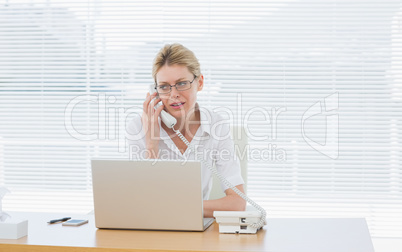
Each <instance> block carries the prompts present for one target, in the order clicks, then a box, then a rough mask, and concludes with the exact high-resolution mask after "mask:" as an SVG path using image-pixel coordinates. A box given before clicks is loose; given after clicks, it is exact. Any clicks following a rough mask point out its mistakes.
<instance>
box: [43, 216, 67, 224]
mask: <svg viewBox="0 0 402 252" xmlns="http://www.w3.org/2000/svg"><path fill="white" fill-rule="evenodd" d="M69 219H71V217H64V218H61V219H56V220H50V221H49V222H48V223H49V224H53V223H56V222H63V221H68V220H69Z"/></svg>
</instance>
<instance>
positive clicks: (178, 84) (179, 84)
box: [176, 81, 187, 86]
mask: <svg viewBox="0 0 402 252" xmlns="http://www.w3.org/2000/svg"><path fill="white" fill-rule="evenodd" d="M186 84H187V82H185V81H184V82H179V83H177V84H176V85H177V86H185V85H186Z"/></svg>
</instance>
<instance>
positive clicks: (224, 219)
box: [214, 211, 261, 234]
mask: <svg viewBox="0 0 402 252" xmlns="http://www.w3.org/2000/svg"><path fill="white" fill-rule="evenodd" d="M214 217H215V218H216V222H217V223H218V224H219V233H227V234H256V233H257V231H258V230H260V229H261V228H254V227H251V226H250V224H252V223H257V222H258V221H259V220H260V218H261V213H260V212H258V211H214Z"/></svg>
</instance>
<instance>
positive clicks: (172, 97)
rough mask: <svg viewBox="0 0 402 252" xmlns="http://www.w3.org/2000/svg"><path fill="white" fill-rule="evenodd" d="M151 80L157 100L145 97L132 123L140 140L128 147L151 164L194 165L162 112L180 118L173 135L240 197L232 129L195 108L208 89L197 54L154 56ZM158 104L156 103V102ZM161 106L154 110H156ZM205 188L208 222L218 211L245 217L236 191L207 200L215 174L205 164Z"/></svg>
mask: <svg viewBox="0 0 402 252" xmlns="http://www.w3.org/2000/svg"><path fill="white" fill-rule="evenodd" d="M152 76H153V78H154V81H155V90H156V92H154V93H153V94H149V93H148V94H147V97H146V99H145V101H144V103H143V114H142V117H141V119H139V118H137V119H134V120H133V121H132V122H131V124H130V125H129V129H128V130H129V132H131V133H132V132H139V131H141V132H142V136H143V137H142V138H141V139H137V140H131V141H129V144H130V145H131V146H132V145H136V147H137V149H141V150H145V152H144V154H143V155H142V156H143V157H144V158H147V159H148V158H149V159H158V158H159V159H179V160H183V159H184V160H195V159H196V158H195V153H192V152H191V151H190V150H189V149H188V147H187V145H186V144H185V143H184V142H183V141H182V140H181V139H180V138H179V137H178V136H177V135H176V134H175V132H174V131H173V130H172V129H171V128H168V127H167V126H166V125H165V124H164V123H160V120H158V117H159V115H160V113H161V111H162V110H165V111H167V112H168V113H169V114H170V115H172V116H173V117H175V118H176V120H177V123H176V125H175V126H174V128H175V130H179V131H180V132H181V133H182V134H183V136H184V137H185V138H186V139H187V140H188V141H189V142H190V143H191V144H192V145H193V144H194V146H196V150H197V152H198V153H201V152H202V154H204V155H203V156H204V159H205V160H206V161H207V162H208V163H209V164H210V165H212V164H213V163H215V165H216V168H217V170H218V171H219V172H220V173H221V174H222V175H223V176H224V177H225V178H226V179H227V180H228V181H229V182H231V183H232V184H233V185H234V186H236V187H237V188H238V189H239V190H240V191H241V192H243V193H244V189H243V184H244V181H243V179H242V177H241V173H240V164H239V160H238V159H237V158H236V156H235V151H234V144H233V141H232V140H231V139H230V138H229V137H224V135H226V136H227V135H228V132H229V125H227V124H224V123H222V122H223V119H222V118H221V117H220V116H219V115H217V114H215V113H213V112H211V111H209V110H207V109H204V108H200V107H199V105H198V103H197V93H198V92H199V91H201V90H202V88H203V86H204V76H203V75H202V74H201V70H200V64H199V62H198V60H197V58H196V57H195V55H194V53H193V52H192V51H190V50H189V49H187V48H185V47H184V46H182V45H180V44H172V45H165V46H164V47H163V48H162V49H161V50H160V51H159V53H158V54H157V55H156V57H155V60H154V64H153V68H152ZM154 98H156V99H154ZM158 102H162V105H161V106H160V107H158V108H156V109H155V105H156V104H157V103H158ZM201 169H202V187H203V195H204V216H205V217H212V216H213V212H214V211H231V210H232V211H244V210H245V205H246V202H245V201H244V200H243V199H242V198H240V197H239V196H238V195H237V194H236V193H235V192H234V191H233V190H232V189H228V188H227V187H226V186H224V185H222V189H223V190H224V192H225V194H226V196H225V197H223V198H221V199H217V200H208V197H209V193H210V191H211V188H212V173H211V171H209V169H208V168H207V167H206V166H205V165H204V164H202V167H201Z"/></svg>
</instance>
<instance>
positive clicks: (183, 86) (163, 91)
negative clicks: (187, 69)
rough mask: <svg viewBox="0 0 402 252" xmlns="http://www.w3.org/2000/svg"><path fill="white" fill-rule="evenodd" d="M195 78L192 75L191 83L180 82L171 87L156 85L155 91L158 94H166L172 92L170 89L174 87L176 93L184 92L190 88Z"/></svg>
mask: <svg viewBox="0 0 402 252" xmlns="http://www.w3.org/2000/svg"><path fill="white" fill-rule="evenodd" d="M196 78H197V76H195V75H194V79H193V80H192V81H180V82H177V83H176V84H175V85H173V86H171V85H169V84H163V85H157V86H156V90H157V91H158V93H159V94H168V93H170V92H171V91H172V87H175V88H176V90H177V91H185V90H188V89H190V88H191V84H192V83H193V82H194V81H195V79H196Z"/></svg>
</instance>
